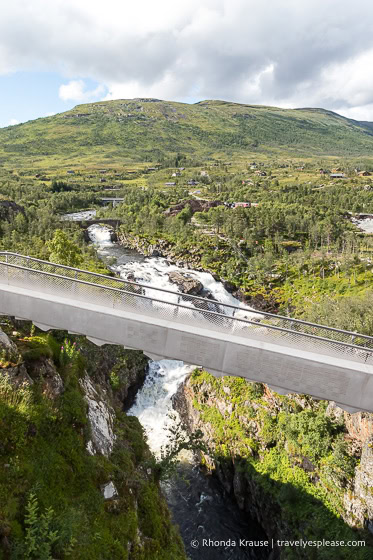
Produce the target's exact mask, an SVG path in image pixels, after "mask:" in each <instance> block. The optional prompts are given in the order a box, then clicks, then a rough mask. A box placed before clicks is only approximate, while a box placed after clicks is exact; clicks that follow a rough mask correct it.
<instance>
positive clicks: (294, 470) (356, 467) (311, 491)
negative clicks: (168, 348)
mask: <svg viewBox="0 0 373 560" xmlns="http://www.w3.org/2000/svg"><path fill="white" fill-rule="evenodd" d="M174 407H175V408H176V410H177V411H178V412H179V414H180V416H181V418H182V420H183V422H184V423H185V425H186V426H187V428H188V430H190V431H194V430H196V429H200V430H202V432H203V434H204V436H203V438H204V441H205V443H206V445H207V447H208V448H209V449H210V452H209V454H207V455H206V454H205V455H203V456H202V457H201V459H202V462H203V463H204V464H206V466H207V467H208V468H209V469H211V470H212V471H213V472H214V473H215V474H216V476H217V477H218V478H219V480H220V482H221V483H222V485H223V487H224V489H225V491H226V492H227V493H229V494H231V495H232V496H234V498H235V500H236V502H237V504H238V506H239V507H240V508H241V509H242V510H245V511H247V512H249V513H250V515H251V516H253V517H254V518H255V519H257V521H258V522H259V524H260V525H261V526H262V527H263V528H264V530H265V532H266V533H267V534H268V536H269V537H270V538H273V539H274V541H275V543H276V542H277V541H278V540H280V541H291V540H294V539H300V538H302V539H303V540H312V539H317V540H319V539H321V540H322V539H325V540H333V539H334V540H344V541H346V542H347V541H355V540H356V541H357V540H360V539H361V540H363V541H364V542H365V546H364V547H358V546H356V547H355V548H354V549H353V552H352V549H349V550H347V549H346V548H343V549H342V548H340V549H338V556H337V555H336V549H335V548H332V547H323V549H321V548H320V549H318V551H317V553H318V556H314V555H313V552H312V550H311V549H310V548H308V547H307V548H305V549H302V548H300V547H297V548H294V547H293V548H289V547H285V546H277V547H275V554H276V557H280V558H284V559H285V558H286V559H287V558H325V559H329V558H330V559H333V558H338V559H341V560H342V559H345V558H346V560H347V559H349V558H351V554H352V553H353V554H354V558H361V559H365V558H368V557H369V554H371V553H372V552H373V538H372V535H371V534H370V533H372V532H373V531H372V520H373V508H372V496H373V494H372V487H373V445H372V440H373V415H372V414H368V413H358V414H354V415H351V414H348V413H347V412H345V411H343V410H341V409H338V408H337V407H336V406H335V405H334V403H329V405H328V403H326V402H322V401H315V400H313V399H312V398H311V397H307V396H301V395H288V396H282V395H278V394H277V393H275V392H273V391H271V390H269V389H268V388H267V387H266V386H264V385H261V384H259V383H250V382H247V381H246V380H244V379H238V378H237V379H235V378H232V377H222V378H220V379H216V378H214V377H213V376H211V375H209V374H208V373H207V372H204V371H203V370H196V371H195V372H194V373H193V374H192V375H191V377H190V378H188V379H187V380H186V381H185V382H184V383H183V384H182V385H181V386H180V388H179V390H178V392H177V394H176V395H175V397H174ZM370 547H372V548H371V549H370ZM367 549H369V550H371V552H369V551H368V550H367ZM333 554H334V555H333Z"/></svg>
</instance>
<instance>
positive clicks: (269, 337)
mask: <svg viewBox="0 0 373 560" xmlns="http://www.w3.org/2000/svg"><path fill="white" fill-rule="evenodd" d="M0 283H5V284H9V285H12V286H17V287H21V288H25V289H28V290H34V291H38V292H42V293H44V294H49V295H50V296H51V299H53V296H59V297H64V298H68V299H69V300H76V301H80V302H86V303H90V304H95V305H100V306H104V307H106V308H111V309H115V310H120V311H127V312H133V313H137V314H141V315H146V316H148V317H154V318H158V319H164V320H168V321H172V322H174V323H181V324H185V325H189V326H196V327H200V328H206V329H208V330H209V331H211V330H212V331H217V332H221V333H226V334H229V335H233V336H235V337H242V338H248V339H251V340H257V341H263V342H267V343H268V342H269V343H272V344H275V345H277V346H284V347H292V348H297V349H301V350H306V351H310V352H317V353H320V354H324V355H327V356H334V357H338V358H342V359H348V360H352V361H355V362H360V363H361V362H362V363H367V364H373V337H370V336H366V335H362V334H358V333H354V332H350V331H344V330H340V329H335V328H331V327H327V326H324V325H317V324H313V323H309V322H306V321H301V320H298V319H292V318H289V317H283V316H279V315H274V314H271V313H264V312H260V311H256V310H252V309H250V308H247V307H244V306H234V305H229V304H225V303H220V302H218V301H215V300H211V299H208V298H201V297H198V296H192V295H187V294H183V293H180V292H173V291H171V290H164V289H162V288H157V287H155V286H150V285H148V284H141V283H137V282H131V281H127V280H124V279H121V278H116V277H112V276H105V275H102V274H97V273H94V272H89V271H85V270H79V269H76V268H72V267H68V266H63V265H60V264H54V263H50V262H47V261H42V260H39V259H34V258H32V257H26V256H23V255H18V254H16V253H6V252H0Z"/></svg>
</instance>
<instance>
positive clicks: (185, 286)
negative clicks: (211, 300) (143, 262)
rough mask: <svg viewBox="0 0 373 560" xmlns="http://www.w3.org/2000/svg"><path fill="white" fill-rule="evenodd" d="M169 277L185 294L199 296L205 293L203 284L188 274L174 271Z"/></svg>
mask: <svg viewBox="0 0 373 560" xmlns="http://www.w3.org/2000/svg"><path fill="white" fill-rule="evenodd" d="M168 277H169V279H170V281H171V282H172V283H173V284H177V286H178V287H179V289H180V291H181V292H182V293H183V294H190V295H194V296H198V295H199V294H201V292H202V291H203V284H202V283H201V282H200V281H199V280H197V279H196V278H192V277H191V276H188V275H187V274H183V273H181V272H178V271H177V270H173V271H172V272H170V274H169V275H168Z"/></svg>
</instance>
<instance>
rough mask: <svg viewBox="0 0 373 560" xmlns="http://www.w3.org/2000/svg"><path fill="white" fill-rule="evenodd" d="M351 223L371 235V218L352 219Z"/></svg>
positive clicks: (372, 230)
mask: <svg viewBox="0 0 373 560" xmlns="http://www.w3.org/2000/svg"><path fill="white" fill-rule="evenodd" d="M352 221H353V223H354V224H355V225H357V227H358V228H359V229H361V231H363V232H364V233H373V218H364V219H362V220H358V219H356V218H352Z"/></svg>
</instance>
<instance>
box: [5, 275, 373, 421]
mask: <svg viewBox="0 0 373 560" xmlns="http://www.w3.org/2000/svg"><path fill="white" fill-rule="evenodd" d="M0 313H1V314H3V315H11V316H16V317H17V318H18V319H24V320H30V321H33V323H34V324H35V325H36V326H38V327H40V328H41V329H43V330H49V329H61V330H67V331H69V332H71V333H74V334H81V335H85V336H87V338H88V339H89V340H91V341H92V342H94V343H96V344H98V345H102V344H119V345H122V346H125V347H127V348H132V349H137V350H142V351H143V352H144V353H145V354H146V355H147V356H149V357H151V358H153V359H161V358H168V359H177V360H182V361H184V362H186V363H189V364H195V365H197V366H203V367H204V368H205V369H206V370H207V371H209V372H211V373H212V374H214V375H216V376H221V375H234V376H238V377H245V378H246V379H248V380H250V381H258V382H263V383H266V384H268V385H269V386H270V387H271V388H273V389H274V390H276V391H278V392H279V393H282V394H286V393H289V392H296V393H302V394H303V393H306V394H309V395H312V396H313V397H316V398H319V399H327V400H333V401H335V402H336V403H337V404H338V406H340V407H342V408H344V409H345V410H348V411H349V412H356V411H358V410H366V411H369V412H373V373H372V367H371V366H369V365H367V364H364V363H358V362H356V363H355V362H351V361H349V360H345V359H342V358H336V357H333V356H327V355H320V353H317V352H312V351H306V350H301V349H299V350H297V349H295V348H290V347H287V346H278V345H275V344H271V343H269V342H262V341H258V340H250V339H248V338H247V337H242V336H239V334H226V333H220V332H217V331H214V330H212V331H211V332H209V331H208V329H206V328H198V327H196V326H191V325H187V324H185V325H184V324H181V323H175V322H172V321H168V320H166V319H162V318H159V319H155V318H154V317H150V316H146V315H142V314H140V313H131V312H127V311H121V310H116V309H111V308H108V307H104V306H100V305H96V304H91V303H86V302H84V305H82V303H81V302H79V301H74V300H71V299H68V298H64V297H60V296H54V297H53V301H51V299H50V296H48V295H47V294H43V293H41V292H37V291H34V290H27V289H25V288H20V287H14V286H8V285H6V284H0Z"/></svg>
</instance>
